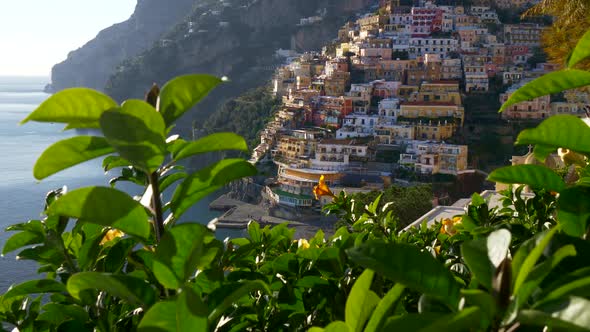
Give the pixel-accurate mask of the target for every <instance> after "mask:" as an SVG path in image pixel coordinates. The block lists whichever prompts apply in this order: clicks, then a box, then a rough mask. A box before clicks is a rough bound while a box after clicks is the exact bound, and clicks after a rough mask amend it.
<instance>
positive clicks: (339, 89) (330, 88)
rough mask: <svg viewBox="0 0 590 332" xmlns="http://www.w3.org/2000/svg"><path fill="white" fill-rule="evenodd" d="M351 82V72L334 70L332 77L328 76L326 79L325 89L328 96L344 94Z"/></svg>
mask: <svg viewBox="0 0 590 332" xmlns="http://www.w3.org/2000/svg"><path fill="white" fill-rule="evenodd" d="M349 84H350V73H349V72H340V71H338V72H334V73H333V74H332V76H331V77H328V78H326V79H325V80H324V89H325V92H326V96H333V97H340V96H343V95H344V94H345V93H346V88H347V87H348V85H349Z"/></svg>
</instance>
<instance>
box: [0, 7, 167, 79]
mask: <svg viewBox="0 0 590 332" xmlns="http://www.w3.org/2000/svg"><path fill="white" fill-rule="evenodd" d="M162 1H166V0H162ZM136 3H137V0H0V76H4V75H47V76H48V75H49V74H50V71H51V67H52V66H53V65H54V64H55V63H58V62H61V61H63V60H65V58H66V57H67V54H68V52H70V51H72V50H75V49H77V48H79V47H81V46H82V45H84V44H85V43H86V42H87V41H89V40H90V39H92V38H94V37H95V36H96V35H97V34H98V32H99V31H100V30H102V29H104V28H106V27H109V26H111V25H112V24H114V23H118V22H121V21H124V20H126V19H127V18H129V16H130V15H131V14H132V13H133V9H134V8H135V4H136Z"/></svg>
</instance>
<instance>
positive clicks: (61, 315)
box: [37, 303, 89, 325]
mask: <svg viewBox="0 0 590 332" xmlns="http://www.w3.org/2000/svg"><path fill="white" fill-rule="evenodd" d="M42 311H43V312H42V313H41V314H40V315H39V316H38V317H37V320H40V321H47V322H51V323H52V324H54V325H59V324H61V323H63V322H65V321H68V320H71V319H74V320H77V321H79V322H82V323H84V322H86V321H88V318H89V317H88V312H86V310H84V308H82V307H79V306H77V305H65V304H58V303H48V304H46V305H45V306H43V308H42Z"/></svg>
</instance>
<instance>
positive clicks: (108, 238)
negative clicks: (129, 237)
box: [100, 229, 125, 246]
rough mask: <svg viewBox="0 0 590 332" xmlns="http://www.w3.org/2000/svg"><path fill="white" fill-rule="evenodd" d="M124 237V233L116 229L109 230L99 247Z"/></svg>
mask: <svg viewBox="0 0 590 332" xmlns="http://www.w3.org/2000/svg"><path fill="white" fill-rule="evenodd" d="M123 236H125V233H123V232H121V231H120V230H118V229H111V230H109V231H108V232H107V233H106V234H105V235H104V237H103V238H102V241H100V245H101V246H102V245H103V244H105V243H107V242H109V241H112V240H114V239H116V238H118V237H123Z"/></svg>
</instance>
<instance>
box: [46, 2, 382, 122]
mask: <svg viewBox="0 0 590 332" xmlns="http://www.w3.org/2000/svg"><path fill="white" fill-rule="evenodd" d="M172 2H173V1H166V3H167V4H168V5H167V6H164V5H162V4H161V3H164V2H162V1H157V0H143V1H140V2H139V3H138V6H137V10H136V13H134V14H133V16H132V17H131V19H130V20H129V21H127V22H124V23H121V24H119V25H117V26H114V27H112V28H110V29H107V30H105V31H103V32H102V33H101V34H99V36H98V37H97V39H95V40H93V41H91V42H89V43H88V44H87V45H86V46H84V47H83V48H81V49H80V50H78V51H75V52H73V53H72V54H70V56H69V57H68V60H66V62H64V63H62V64H60V65H57V66H56V67H55V68H54V71H53V77H52V79H53V84H54V88H55V89H57V90H59V89H63V88H65V87H69V86H79V85H82V86H89V87H93V88H98V89H103V88H104V89H105V91H106V92H107V93H109V94H110V95H111V96H113V97H114V98H116V99H118V100H123V99H127V98H141V97H142V96H143V94H144V91H145V89H146V88H147V87H149V86H151V84H152V83H153V82H157V83H160V84H162V83H164V82H166V81H167V80H169V79H170V78H172V77H174V76H177V75H181V74H186V73H197V72H198V73H210V74H214V75H218V76H227V77H229V78H230V80H231V81H230V83H227V84H224V85H223V86H222V87H221V88H218V89H216V90H215V91H214V93H213V94H212V95H211V96H210V97H209V98H207V100H205V101H204V102H203V103H202V104H200V105H199V109H200V110H202V112H201V113H200V114H199V115H198V116H197V117H194V118H196V119H203V116H206V115H208V114H210V113H211V112H212V111H213V110H215V109H216V107H217V106H218V103H219V102H221V101H223V100H225V99H227V98H231V97H235V96H237V95H239V94H240V93H242V92H243V91H245V90H247V89H249V88H252V87H255V86H260V85H262V84H264V83H265V82H267V81H268V80H269V78H270V77H271V75H272V73H273V72H274V69H275V68H276V66H278V65H279V63H278V62H277V61H278V60H277V59H276V58H274V52H275V50H277V49H279V48H283V49H288V48H290V47H291V45H292V44H295V45H297V48H298V50H299V51H305V50H313V49H318V48H319V47H320V46H322V45H324V44H325V43H326V42H328V41H330V40H331V39H333V38H335V37H336V35H337V30H338V28H339V26H341V25H342V24H343V23H345V22H346V20H347V19H349V18H350V17H351V16H353V15H355V14H357V13H361V12H363V11H364V9H365V8H366V7H367V6H368V5H370V4H371V3H374V2H375V0H224V1H206V0H193V1H190V0H174V3H178V4H176V6H172V5H171V4H169V3H172ZM192 2H194V3H192ZM163 6H164V7H177V8H176V9H177V10H174V13H172V11H170V12H169V13H168V14H166V17H165V19H164V18H162V19H161V20H159V21H158V22H157V24H155V23H154V24H153V25H154V26H157V29H156V28H154V27H152V28H149V29H148V28H147V27H146V24H147V23H146V22H148V21H149V19H148V18H151V19H152V21H153V20H154V19H155V18H154V17H153V16H150V15H147V16H146V15H145V13H146V12H147V13H150V14H154V13H157V12H158V11H161V10H162V7H163ZM187 8H190V9H191V10H187ZM183 12H184V14H183ZM318 13H322V14H323V15H324V18H323V20H322V21H321V22H319V23H315V24H313V25H307V26H300V25H299V22H300V19H301V18H306V17H310V16H315V15H318ZM173 14H174V15H173ZM139 22H142V23H141V24H140V23H139ZM165 22H169V23H165ZM170 22H174V23H170ZM148 25H149V24H148ZM166 25H167V27H165V26H166ZM141 29H148V30H150V32H149V34H148V33H144V32H143V31H142V30H141ZM152 30H153V31H152ZM155 30H157V31H155ZM165 31H167V32H165ZM148 35H149V36H148ZM138 36H141V40H140V41H137V40H135V38H137V37H138ZM148 37H149V38H148ZM154 40H156V41H155V42H154ZM148 44H149V46H146V45H148ZM142 47H143V49H142ZM105 82H106V84H105ZM193 114H195V113H193ZM192 120H193V119H192V118H186V119H184V121H183V122H181V123H179V125H180V128H181V129H183V128H190V127H191V124H192ZM198 122H200V121H198ZM197 125H198V123H197Z"/></svg>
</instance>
